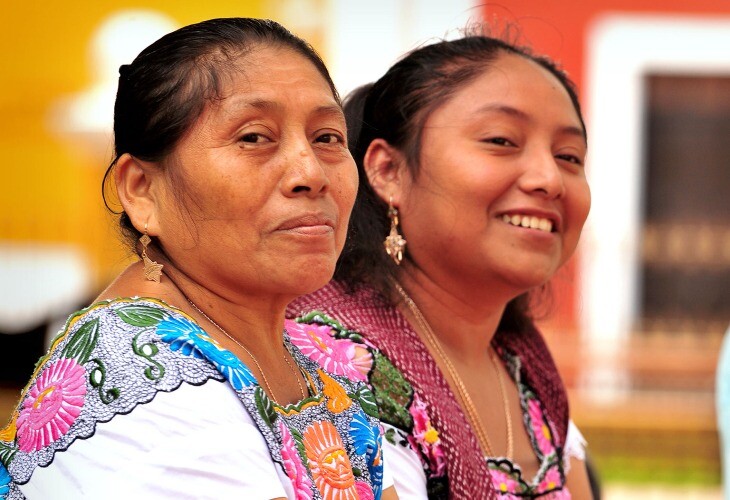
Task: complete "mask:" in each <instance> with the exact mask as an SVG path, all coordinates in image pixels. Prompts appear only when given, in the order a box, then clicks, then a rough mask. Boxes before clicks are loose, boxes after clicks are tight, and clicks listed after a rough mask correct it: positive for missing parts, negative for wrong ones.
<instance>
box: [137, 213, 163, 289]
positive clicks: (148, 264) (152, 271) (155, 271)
mask: <svg viewBox="0 0 730 500" xmlns="http://www.w3.org/2000/svg"><path fill="white" fill-rule="evenodd" d="M139 242H140V243H141V244H142V262H144V279H146V280H147V281H154V282H155V283H159V282H160V277H161V276H162V268H163V267H165V266H163V265H162V264H158V263H157V262H155V261H154V260H152V259H150V258H149V257H148V256H147V245H149V244H150V243H151V242H152V239H151V238H150V237H149V236H148V235H147V223H146V222H145V223H144V234H143V235H142V237H141V238H140V239H139Z"/></svg>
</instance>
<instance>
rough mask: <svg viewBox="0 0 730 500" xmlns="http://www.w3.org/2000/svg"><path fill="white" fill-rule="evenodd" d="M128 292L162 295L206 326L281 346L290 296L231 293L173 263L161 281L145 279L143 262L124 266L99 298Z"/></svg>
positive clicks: (249, 340) (243, 339) (247, 340)
mask: <svg viewBox="0 0 730 500" xmlns="http://www.w3.org/2000/svg"><path fill="white" fill-rule="evenodd" d="M126 296H139V297H152V298H157V299H160V300H162V301H164V302H166V303H167V304H169V305H171V306H174V307H177V308H179V309H182V310H183V311H185V312H187V313H188V314H190V315H191V316H193V317H194V318H195V319H196V320H198V322H199V323H200V324H201V326H203V328H205V329H206V330H209V329H210V328H211V327H212V328H217V327H216V326H215V325H218V326H219V327H221V328H222V329H223V330H224V331H225V332H226V333H227V334H229V335H230V336H231V337H233V338H234V339H236V341H238V342H241V343H242V344H244V345H246V346H251V345H265V346H267V347H266V348H271V347H272V346H281V334H282V330H283V319H284V311H285V309H286V305H287V303H288V298H286V297H268V296H264V295H263V294H250V295H246V294H244V293H240V292H239V293H236V294H235V295H233V294H231V296H228V295H226V294H224V293H221V292H218V291H216V290H212V289H210V288H208V287H206V286H204V285H202V284H200V283H198V282H196V281H195V280H194V279H192V278H191V277H190V276H188V275H187V274H186V273H184V272H183V271H181V270H179V269H176V268H175V267H174V266H172V265H170V264H169V263H166V265H165V268H164V269H163V274H162V277H161V280H160V283H155V282H152V281H147V280H145V279H144V276H143V271H142V264H141V263H140V262H137V263H134V264H132V265H130V266H129V267H128V268H127V269H126V270H124V271H123V272H122V273H121V274H120V275H119V276H118V277H117V279H116V280H114V282H112V284H111V285H109V287H107V289H106V290H104V291H103V292H102V293H101V295H100V296H99V300H105V299H112V298H116V297H126ZM198 309H199V310H200V311H202V312H203V313H204V314H201V313H200V311H198ZM206 316H207V318H206ZM210 320H212V321H214V322H215V325H214V324H210ZM206 323H209V324H206ZM258 349H259V348H256V350H258ZM277 350H278V349H277Z"/></svg>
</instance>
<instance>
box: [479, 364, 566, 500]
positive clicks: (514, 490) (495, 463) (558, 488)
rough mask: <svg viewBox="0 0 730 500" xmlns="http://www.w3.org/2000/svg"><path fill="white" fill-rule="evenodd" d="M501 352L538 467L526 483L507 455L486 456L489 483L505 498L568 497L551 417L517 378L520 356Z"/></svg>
mask: <svg viewBox="0 0 730 500" xmlns="http://www.w3.org/2000/svg"><path fill="white" fill-rule="evenodd" d="M504 356H505V358H506V360H507V366H508V368H509V369H510V370H511V372H512V377H513V378H514V380H515V382H516V384H517V387H518V390H519V393H520V405H521V407H522V417H523V420H524V423H525V429H526V430H527V434H528V436H529V437H530V442H531V444H532V447H533V449H534V450H535V454H536V455H537V457H538V459H539V460H540V467H539V469H538V472H537V474H536V475H535V477H534V478H533V479H532V481H531V482H529V483H528V482H527V481H525V479H524V478H523V477H522V470H521V469H520V467H519V466H518V465H517V464H515V463H513V462H511V461H510V460H508V459H506V458H491V457H490V458H488V459H487V465H488V467H489V473H490V475H491V477H492V484H493V485H494V487H495V489H497V491H498V492H499V493H500V497H501V498H504V499H518V498H524V497H535V496H540V498H544V499H545V500H563V499H570V492H569V491H568V490H567V489H566V488H565V473H564V472H563V468H562V467H563V466H562V462H561V460H560V453H559V450H558V449H557V446H556V444H555V439H554V436H555V433H554V432H553V430H552V426H551V424H550V421H549V420H548V418H547V415H546V414H545V411H544V410H543V407H542V404H540V401H539V400H538V399H537V395H536V394H535V393H534V392H533V391H532V390H531V389H530V388H529V387H528V386H527V385H526V384H525V383H523V382H522V381H521V379H520V361H519V358H518V357H517V356H512V355H510V354H505V355H504Z"/></svg>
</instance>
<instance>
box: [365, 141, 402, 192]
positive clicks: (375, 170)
mask: <svg viewBox="0 0 730 500" xmlns="http://www.w3.org/2000/svg"><path fill="white" fill-rule="evenodd" d="M363 166H364V168H365V173H366V174H367V176H368V180H369V181H370V185H371V186H372V187H373V190H375V192H376V193H377V194H378V196H379V197H380V198H381V199H382V200H383V201H384V202H386V203H388V201H389V200H390V198H391V197H392V199H393V204H394V205H395V206H398V205H399V204H400V197H401V193H402V191H403V187H404V186H403V184H404V182H403V181H404V180H405V177H406V176H407V175H408V172H407V169H408V167H407V165H406V161H405V158H404V157H403V154H402V153H401V152H400V151H399V150H398V149H396V148H394V147H393V146H391V145H390V144H388V142H387V141H386V140H385V139H375V140H374V141H372V142H371V143H370V146H368V150H367V151H366V152H365V157H364V158H363Z"/></svg>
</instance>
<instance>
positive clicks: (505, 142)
mask: <svg viewBox="0 0 730 500" xmlns="http://www.w3.org/2000/svg"><path fill="white" fill-rule="evenodd" d="M482 142H486V143H489V144H496V145H498V146H515V145H516V144H515V143H514V142H512V141H510V140H509V139H505V138H504V137H490V138H489V139H484V140H483V141H482Z"/></svg>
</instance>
